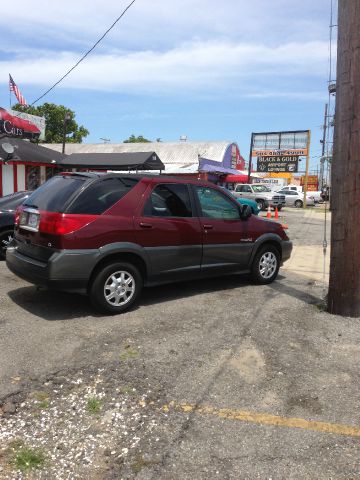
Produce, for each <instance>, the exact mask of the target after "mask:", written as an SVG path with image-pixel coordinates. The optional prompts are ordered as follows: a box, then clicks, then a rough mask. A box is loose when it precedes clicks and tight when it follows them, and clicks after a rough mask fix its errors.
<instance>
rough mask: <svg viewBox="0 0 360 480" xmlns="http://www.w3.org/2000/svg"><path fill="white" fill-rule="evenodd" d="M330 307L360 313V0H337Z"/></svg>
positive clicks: (333, 310)
mask: <svg viewBox="0 0 360 480" xmlns="http://www.w3.org/2000/svg"><path fill="white" fill-rule="evenodd" d="M331 178H332V182H331V184H332V201H331V207H332V222H331V228H332V231H331V263H330V285H329V295H328V311H329V312H330V313H335V314H338V315H344V316H350V317H360V1H359V0H339V10H338V53H337V84H336V109H335V132H334V151H333V162H332V171H331Z"/></svg>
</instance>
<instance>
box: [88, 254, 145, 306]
mask: <svg viewBox="0 0 360 480" xmlns="http://www.w3.org/2000/svg"><path fill="white" fill-rule="evenodd" d="M142 287H143V279H142V276H141V274H140V272H139V270H138V269H137V268H136V267H135V266H134V265H132V264H131V263H127V262H116V263H112V264H108V265H105V266H104V267H103V268H101V269H100V270H99V271H98V272H97V273H96V275H95V278H94V280H93V281H92V283H91V285H90V289H89V296H90V299H91V302H92V304H93V305H94V307H95V308H97V309H98V310H100V311H102V312H104V313H109V314H113V315H115V314H118V313H123V312H125V311H126V310H129V309H130V308H131V307H132V306H133V305H134V303H135V302H136V300H137V299H138V297H139V295H140V292H141V290H142Z"/></svg>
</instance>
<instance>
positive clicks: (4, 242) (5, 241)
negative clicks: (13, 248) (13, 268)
mask: <svg viewBox="0 0 360 480" xmlns="http://www.w3.org/2000/svg"><path fill="white" fill-rule="evenodd" d="M13 238H14V230H5V231H4V232H1V233H0V260H5V257H6V250H7V247H8V245H9V243H10V242H11V241H12V239H13Z"/></svg>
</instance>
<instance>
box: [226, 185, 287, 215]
mask: <svg viewBox="0 0 360 480" xmlns="http://www.w3.org/2000/svg"><path fill="white" fill-rule="evenodd" d="M233 194H234V195H235V197H238V198H249V199H250V200H255V202H256V203H257V204H258V206H259V208H260V210H266V209H267V208H268V207H269V206H270V207H272V208H276V207H277V209H278V210H281V209H282V207H284V206H285V196H284V195H282V194H278V193H276V192H273V191H272V190H271V189H270V188H269V187H268V186H267V185H262V184H260V183H252V184H250V183H244V184H240V183H239V184H237V185H236V187H235V190H234V191H233Z"/></svg>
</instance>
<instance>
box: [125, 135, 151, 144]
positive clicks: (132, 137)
mask: <svg viewBox="0 0 360 480" xmlns="http://www.w3.org/2000/svg"><path fill="white" fill-rule="evenodd" d="M124 143H151V140H148V139H147V138H144V137H143V136H142V135H139V136H138V137H135V135H130V137H129V138H127V139H126V140H124Z"/></svg>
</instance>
